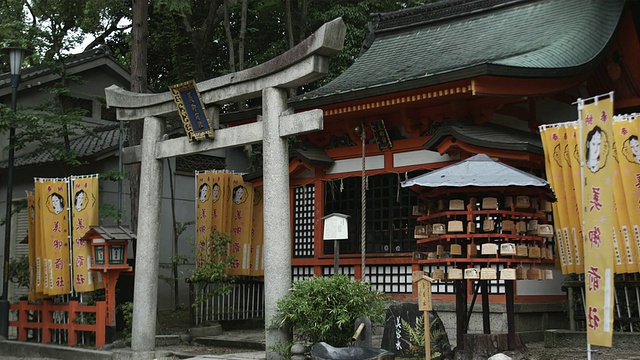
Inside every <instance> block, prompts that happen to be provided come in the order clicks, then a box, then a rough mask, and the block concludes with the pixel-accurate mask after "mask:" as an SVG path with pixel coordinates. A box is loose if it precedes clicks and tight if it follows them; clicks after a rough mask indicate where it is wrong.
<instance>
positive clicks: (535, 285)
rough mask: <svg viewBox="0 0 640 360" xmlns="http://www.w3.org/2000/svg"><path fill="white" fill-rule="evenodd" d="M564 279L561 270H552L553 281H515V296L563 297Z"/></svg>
mask: <svg viewBox="0 0 640 360" xmlns="http://www.w3.org/2000/svg"><path fill="white" fill-rule="evenodd" d="M565 278H566V276H565V275H562V270H560V269H553V280H540V281H536V280H517V281H516V294H517V295H565V292H564V291H562V282H563V281H564V279H565Z"/></svg>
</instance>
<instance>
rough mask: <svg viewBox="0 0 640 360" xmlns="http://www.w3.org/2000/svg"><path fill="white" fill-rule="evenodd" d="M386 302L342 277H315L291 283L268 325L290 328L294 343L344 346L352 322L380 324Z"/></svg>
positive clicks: (359, 283)
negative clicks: (366, 321)
mask: <svg viewBox="0 0 640 360" xmlns="http://www.w3.org/2000/svg"><path fill="white" fill-rule="evenodd" d="M388 300H389V298H388V297H387V296H386V295H385V294H384V293H382V292H379V291H374V290H371V288H370V286H369V284H368V283H364V282H362V281H360V280H355V281H352V280H350V279H349V278H348V277H347V276H344V275H335V276H331V277H326V278H324V277H315V278H313V279H309V280H303V281H298V282H295V283H294V284H293V287H292V289H291V292H290V293H289V295H287V296H286V297H285V298H283V299H280V300H279V301H278V303H277V304H276V313H275V316H274V318H273V319H272V320H271V325H270V326H271V327H272V328H277V329H282V328H286V327H287V326H292V327H293V333H294V336H295V338H296V340H298V341H301V342H304V343H307V344H314V343H317V342H320V341H324V342H326V343H328V344H331V345H332V346H338V347H341V346H347V345H348V343H349V341H350V339H351V336H352V335H353V328H354V324H355V320H356V319H357V318H358V317H364V316H366V317H369V319H371V322H372V323H381V322H382V321H383V320H384V314H385V311H386V305H387V303H388Z"/></svg>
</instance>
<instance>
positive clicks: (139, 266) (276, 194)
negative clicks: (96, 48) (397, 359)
mask: <svg viewBox="0 0 640 360" xmlns="http://www.w3.org/2000/svg"><path fill="white" fill-rule="evenodd" d="M345 35H346V26H345V24H344V22H343V21H342V19H341V18H338V19H335V20H333V21H330V22H328V23H326V24H324V25H323V26H322V27H321V28H320V29H318V30H317V31H316V32H315V33H314V34H313V35H311V36H310V37H308V38H307V39H305V40H304V41H302V42H301V43H300V44H298V45H296V46H295V47H294V48H293V49H291V50H289V51H287V52H286V53H284V54H282V55H280V56H278V57H277V58H275V59H272V60H270V61H268V62H266V63H263V64H260V65H258V66H256V67H253V68H251V69H247V70H243V71H240V72H237V73H233V74H228V75H225V76H222V77H219V78H215V79H211V80H207V81H204V82H202V83H199V84H198V90H199V91H200V94H201V97H202V100H203V102H204V103H205V105H210V104H213V106H221V105H224V104H226V103H230V102H235V101H238V100H242V99H247V98H251V97H258V96H260V95H262V111H263V115H262V121H257V122H254V123H248V124H244V125H240V126H236V127H229V128H225V129H220V130H217V131H216V136H215V140H214V141H203V142H194V143H191V142H189V141H188V139H186V137H182V138H176V139H166V140H165V139H162V137H163V134H164V127H163V124H164V119H163V118H162V116H168V115H175V113H176V112H177V110H176V107H175V104H174V103H173V98H172V97H171V94H169V93H168V92H167V93H161V94H137V93H132V92H129V91H125V90H123V89H121V88H119V87H117V86H115V85H113V86H110V87H108V88H107V89H106V90H105V93H106V98H107V105H108V106H110V107H116V108H117V116H118V120H120V121H127V120H138V121H139V120H140V119H144V135H143V141H142V145H138V146H134V147H130V148H126V149H125V150H124V152H123V156H124V161H125V162H126V163H134V162H142V169H141V174H140V176H141V177H140V199H139V200H140V204H139V212H138V231H137V233H138V246H137V247H136V250H137V253H136V268H135V284H134V297H133V329H132V337H131V349H132V350H133V351H135V352H137V355H136V356H133V357H134V358H140V359H143V358H148V357H150V356H151V357H152V356H153V353H152V352H153V350H154V349H155V335H156V312H157V308H158V299H157V296H158V272H159V251H160V243H159V239H160V213H161V199H162V183H163V179H162V174H163V171H162V170H163V167H162V161H163V159H167V158H171V157H174V156H179V155H187V154H195V153H201V152H205V151H209V150H216V149H225V148H230V147H237V146H243V145H247V144H253V143H258V142H261V141H262V143H263V162H264V166H263V168H264V169H263V174H264V180H263V188H264V195H263V201H264V203H263V205H264V222H265V226H264V245H263V246H264V247H263V249H264V254H263V255H264V264H265V271H264V275H265V276H264V278H265V321H266V322H269V321H270V320H271V319H272V318H273V315H274V314H275V308H276V303H277V301H278V300H280V299H281V298H283V297H285V296H286V295H287V294H288V291H289V289H290V288H291V226H290V221H291V220H290V212H291V207H290V203H289V202H290V198H289V164H288V161H289V153H288V143H287V137H288V136H293V135H298V134H303V133H307V132H311V131H317V130H321V129H322V127H323V123H322V110H310V111H305V112H301V113H295V114H292V113H290V112H289V111H286V105H287V89H290V88H295V87H297V86H300V85H303V84H306V83H308V82H310V81H313V80H316V79H319V78H321V77H323V76H324V75H325V74H326V73H327V71H328V61H329V60H328V59H329V57H331V56H333V55H335V54H336V53H337V52H339V51H340V50H342V47H343V44H344V37H345ZM290 338H291V334H290V333H288V332H286V331H285V330H269V331H267V332H266V334H265V340H266V346H267V348H271V347H273V346H275V345H278V344H286V343H287V342H288V341H289V340H290ZM278 358H279V355H278V354H276V353H275V352H272V351H268V352H267V359H269V360H271V359H274V360H275V359H278Z"/></svg>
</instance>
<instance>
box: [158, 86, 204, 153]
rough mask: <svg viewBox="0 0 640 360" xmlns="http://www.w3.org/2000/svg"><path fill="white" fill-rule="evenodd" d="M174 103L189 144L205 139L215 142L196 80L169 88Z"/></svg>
mask: <svg viewBox="0 0 640 360" xmlns="http://www.w3.org/2000/svg"><path fill="white" fill-rule="evenodd" d="M169 90H170V91H171V95H172V96H173V101H174V102H175V103H176V106H177V107H178V114H180V120H182V126H183V127H184V132H185V133H186V134H187V138H188V139H189V142H191V141H194V140H195V141H200V140H203V139H211V140H213V129H212V128H211V125H210V124H209V118H208V117H207V113H206V111H205V109H204V103H203V102H202V98H201V97H200V93H199V92H198V89H197V88H196V82H195V80H190V81H185V82H182V83H180V84H176V85H171V86H169Z"/></svg>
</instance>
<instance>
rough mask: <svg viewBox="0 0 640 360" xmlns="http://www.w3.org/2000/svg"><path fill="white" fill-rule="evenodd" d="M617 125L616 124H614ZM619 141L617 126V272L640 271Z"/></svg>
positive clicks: (614, 176) (615, 233)
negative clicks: (626, 198)
mask: <svg viewBox="0 0 640 360" xmlns="http://www.w3.org/2000/svg"><path fill="white" fill-rule="evenodd" d="M614 127H615V124H614ZM618 141H620V139H617V136H616V132H615V128H614V132H613V145H614V149H613V156H612V158H613V160H614V162H613V175H612V178H613V199H614V201H613V204H614V208H615V214H616V216H615V218H614V239H615V240H616V241H615V242H614V245H616V247H615V248H614V253H615V269H616V273H618V274H621V273H636V272H638V265H637V264H638V262H637V261H636V257H637V253H638V249H637V247H636V241H635V238H633V235H632V234H631V231H630V230H631V229H632V226H631V220H630V218H629V211H628V210H627V202H626V200H625V189H624V185H623V183H622V173H621V169H622V168H621V164H620V160H622V159H621V157H620V155H621V153H620V152H619V151H618V149H617V148H618V143H617V142H618Z"/></svg>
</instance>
